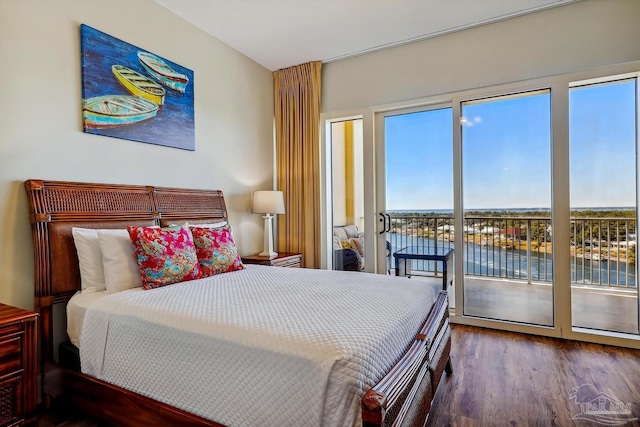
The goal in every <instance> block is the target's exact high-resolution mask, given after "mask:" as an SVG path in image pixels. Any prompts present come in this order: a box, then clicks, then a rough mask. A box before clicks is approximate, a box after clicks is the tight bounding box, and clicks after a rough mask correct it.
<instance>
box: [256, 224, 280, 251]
mask: <svg viewBox="0 0 640 427" xmlns="http://www.w3.org/2000/svg"><path fill="white" fill-rule="evenodd" d="M262 218H264V246H263V248H262V252H260V253H259V254H258V255H260V256H268V257H269V259H273V258H275V257H277V256H278V253H277V252H275V251H274V250H273V215H270V214H266V215H265V216H263V217H262Z"/></svg>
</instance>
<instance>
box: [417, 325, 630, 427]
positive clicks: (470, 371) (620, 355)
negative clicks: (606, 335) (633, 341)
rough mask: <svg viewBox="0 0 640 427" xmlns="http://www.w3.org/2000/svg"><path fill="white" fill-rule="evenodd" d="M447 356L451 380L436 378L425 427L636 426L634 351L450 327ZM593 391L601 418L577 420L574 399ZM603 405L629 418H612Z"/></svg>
mask: <svg viewBox="0 0 640 427" xmlns="http://www.w3.org/2000/svg"><path fill="white" fill-rule="evenodd" d="M451 354H452V356H451V359H452V364H453V375H451V376H449V377H447V376H444V377H443V379H442V382H441V384H440V387H439V388H438V391H437V393H436V396H435V399H434V402H433V407H432V410H431V415H430V416H429V420H428V423H427V426H434V427H435V426H437V427H441V426H545V427H546V426H560V427H565V426H597V425H600V426H603V425H614V424H612V423H610V422H611V421H614V420H619V421H623V420H629V419H632V418H636V420H633V421H628V422H626V423H621V424H617V425H625V426H640V422H638V420H637V418H639V417H640V351H638V350H631V349H624V348H619V347H610V346H603V345H598V344H588V343H581V342H577V341H567V340H559V339H554V338H546V337H539V336H533V335H524V334H517V333H512V332H503V331H495V330H490V329H484V328H477V327H471V326H462V325H454V327H453V334H452V348H451ZM581 386H582V387H581ZM574 388H576V392H577V393H576V397H575V398H574V399H572V398H571V397H570V396H571V395H572V393H573V392H574ZM597 393H604V394H603V395H601V396H600V397H601V398H602V399H603V403H604V405H605V406H606V407H605V410H604V413H603V414H601V415H600V416H601V417H602V418H601V419H599V420H595V419H594V415H593V414H589V413H585V414H584V415H583V416H582V417H580V414H581V406H580V405H579V404H578V403H576V400H577V401H578V402H583V403H585V402H587V401H589V400H591V398H592V397H594V395H595V394H597ZM607 399H611V400H617V401H618V402H622V403H623V404H624V405H625V407H628V408H629V409H630V412H631V415H629V414H620V415H616V414H612V413H611V411H610V408H611V407H610V406H607V405H608V404H609V403H608V400H607ZM627 405H628V406H627ZM584 407H585V406H584V405H583V406H582V408H584ZM580 418H582V419H580Z"/></svg>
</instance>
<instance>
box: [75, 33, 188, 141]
mask: <svg viewBox="0 0 640 427" xmlns="http://www.w3.org/2000/svg"><path fill="white" fill-rule="evenodd" d="M80 49H81V55H82V59H81V62H82V121H83V128H84V131H85V132H86V133H92V134H96V135H104V136H111V137H114V138H122V139H128V140H132V141H138V142H145V143H149V144H156V145H164V146H167V147H175V148H181V149H184V150H191V151H194V150H195V121H194V109H193V94H194V91H193V71H191V70H189V69H188V68H185V67H183V66H181V65H178V64H176V63H174V62H171V61H169V60H168V59H165V58H163V57H161V56H160V55H156V54H154V53H152V52H149V51H146V50H144V49H140V48H138V47H136V46H134V45H132V44H129V43H126V42H124V41H122V40H120V39H117V38H115V37H112V36H110V35H108V34H105V33H103V32H101V31H98V30H96V29H95V28H91V27H89V26H88V25H84V24H82V25H80Z"/></svg>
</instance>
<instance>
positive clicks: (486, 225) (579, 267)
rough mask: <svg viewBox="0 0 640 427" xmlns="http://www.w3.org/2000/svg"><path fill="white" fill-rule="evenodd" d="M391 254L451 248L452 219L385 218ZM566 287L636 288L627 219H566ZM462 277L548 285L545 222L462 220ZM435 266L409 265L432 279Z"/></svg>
mask: <svg viewBox="0 0 640 427" xmlns="http://www.w3.org/2000/svg"><path fill="white" fill-rule="evenodd" d="M390 216H391V230H390V232H389V233H388V235H387V240H389V242H390V243H391V251H392V253H393V252H395V251H396V250H399V249H402V248H404V247H407V246H425V247H426V246H437V247H446V248H453V247H454V236H455V232H456V230H455V228H454V226H453V216H452V215H427V214H400V213H390ZM570 227H571V283H572V284H573V285H597V286H609V287H621V288H635V287H636V273H635V251H636V245H635V244H636V240H635V237H636V234H635V233H636V221H635V219H631V218H572V219H571V225H570ZM462 232H463V241H464V248H463V249H462V251H456V255H457V256H460V254H462V255H463V256H464V272H465V274H466V275H470V276H476V277H488V278H500V279H512V280H518V281H526V282H528V283H532V282H533V281H535V282H551V281H552V277H553V262H552V245H551V236H552V232H553V231H552V228H551V219H550V218H545V217H520V216H491V217H488V216H466V217H465V219H464V227H463V230H462ZM437 268H438V265H437V263H434V262H430V261H422V260H414V264H413V270H414V271H416V270H417V271H424V272H430V273H435V274H436V275H437V273H438V270H437Z"/></svg>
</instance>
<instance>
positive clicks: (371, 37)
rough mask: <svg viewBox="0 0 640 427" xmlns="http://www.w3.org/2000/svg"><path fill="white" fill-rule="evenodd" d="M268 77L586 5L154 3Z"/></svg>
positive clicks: (484, 0)
mask: <svg viewBox="0 0 640 427" xmlns="http://www.w3.org/2000/svg"><path fill="white" fill-rule="evenodd" d="M155 1H156V2H157V3H159V4H160V5H162V6H164V7H166V8H167V9H169V10H171V11H172V12H173V13H175V14H176V15H178V16H180V17H182V18H183V19H185V20H186V21H188V22H190V23H192V24H193V25H195V26H196V27H198V28H200V29H202V30H204V31H206V32H207V33H209V34H211V35H212V36H213V37H215V38H217V39H218V40H221V41H222V42H224V43H226V44H227V45H229V46H231V47H232V48H234V49H235V50H237V51H239V52H241V53H243V54H244V55H246V56H248V57H249V58H251V59H253V60H254V61H256V62H257V63H259V64H261V65H262V66H264V67H266V68H268V69H269V70H272V71H275V70H277V69H280V68H285V67H289V66H292V65H298V64H302V63H305V62H309V61H324V62H331V61H335V60H338V59H343V58H348V57H351V56H355V55H360V54H363V53H367V52H372V51H375V50H379V49H384V48H387V47H392V46H398V45H401V44H405V43H409V42H413V41H418V40H423V39H425V38H429V37H434V36H438V35H442V34H447V33H450V32H453V31H459V30H462V29H466V28H471V27H474V26H478V25H483V24H487V23H491V22H496V21H500V20H503V19H508V18H512V17H515V16H519V15H523V14H527V13H532V12H536V11H540V10H543V9H547V8H550V7H556V6H560V5H564V4H567V3H572V2H575V1H579V0H155Z"/></svg>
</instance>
